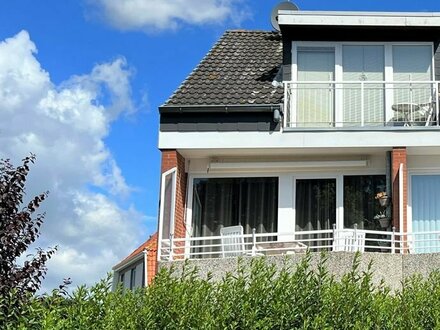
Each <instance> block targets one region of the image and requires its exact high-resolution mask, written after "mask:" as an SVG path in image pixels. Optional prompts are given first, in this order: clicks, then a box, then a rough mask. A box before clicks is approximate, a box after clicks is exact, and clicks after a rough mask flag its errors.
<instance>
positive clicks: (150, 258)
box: [147, 240, 157, 285]
mask: <svg viewBox="0 0 440 330" xmlns="http://www.w3.org/2000/svg"><path fill="white" fill-rule="evenodd" d="M151 248H152V249H154V250H148V251H147V285H150V283H151V281H152V280H153V278H154V276H156V273H157V240H156V243H155V244H154V245H153V246H152V247H151Z"/></svg>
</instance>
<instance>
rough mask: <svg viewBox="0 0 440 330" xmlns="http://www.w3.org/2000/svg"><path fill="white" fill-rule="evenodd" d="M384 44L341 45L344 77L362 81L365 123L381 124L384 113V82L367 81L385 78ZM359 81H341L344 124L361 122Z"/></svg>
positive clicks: (346, 79) (369, 124) (353, 124)
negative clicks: (371, 82)
mask: <svg viewBox="0 0 440 330" xmlns="http://www.w3.org/2000/svg"><path fill="white" fill-rule="evenodd" d="M384 56H385V55H384V47H383V46H363V45H355V46H343V47H342V65H343V80H344V81H356V82H361V81H365V82H366V83H365V84H364V91H363V97H364V109H363V121H364V125H366V126H371V125H383V123H384V116H385V102H384V100H385V99H384V98H385V93H384V85H383V84H370V83H368V81H383V80H384V79H385V73H384V68H385V60H384V58H385V57H384ZM361 93H362V91H361V86H360V83H356V84H344V85H343V95H344V96H343V122H344V126H360V125H361V122H362V108H361V107H362V101H361V98H362V95H361Z"/></svg>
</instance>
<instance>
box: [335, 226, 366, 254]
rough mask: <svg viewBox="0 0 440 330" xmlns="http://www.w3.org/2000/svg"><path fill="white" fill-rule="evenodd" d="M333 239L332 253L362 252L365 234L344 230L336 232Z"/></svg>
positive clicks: (359, 231) (358, 231)
mask: <svg viewBox="0 0 440 330" xmlns="http://www.w3.org/2000/svg"><path fill="white" fill-rule="evenodd" d="M335 236H336V237H334V239H333V251H334V252H341V251H344V252H357V251H359V252H364V251H365V232H363V231H361V230H356V231H355V230H344V231H339V232H336V235H335Z"/></svg>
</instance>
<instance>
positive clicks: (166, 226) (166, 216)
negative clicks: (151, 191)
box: [162, 172, 175, 239]
mask: <svg viewBox="0 0 440 330" xmlns="http://www.w3.org/2000/svg"><path fill="white" fill-rule="evenodd" d="M174 176H175V172H172V173H170V174H168V175H167V176H165V180H164V181H165V182H164V187H162V188H163V189H164V200H163V205H164V206H163V220H162V238H163V239H169V238H170V234H171V232H170V230H171V224H172V213H173V212H172V211H173V208H174V206H173V184H174Z"/></svg>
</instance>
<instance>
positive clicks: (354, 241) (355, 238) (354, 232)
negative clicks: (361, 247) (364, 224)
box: [352, 223, 358, 250]
mask: <svg viewBox="0 0 440 330" xmlns="http://www.w3.org/2000/svg"><path fill="white" fill-rule="evenodd" d="M353 228H354V231H353V235H354V239H353V246H352V249H353V250H355V247H356V246H357V230H358V225H357V223H355V224H354V226H353Z"/></svg>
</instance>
